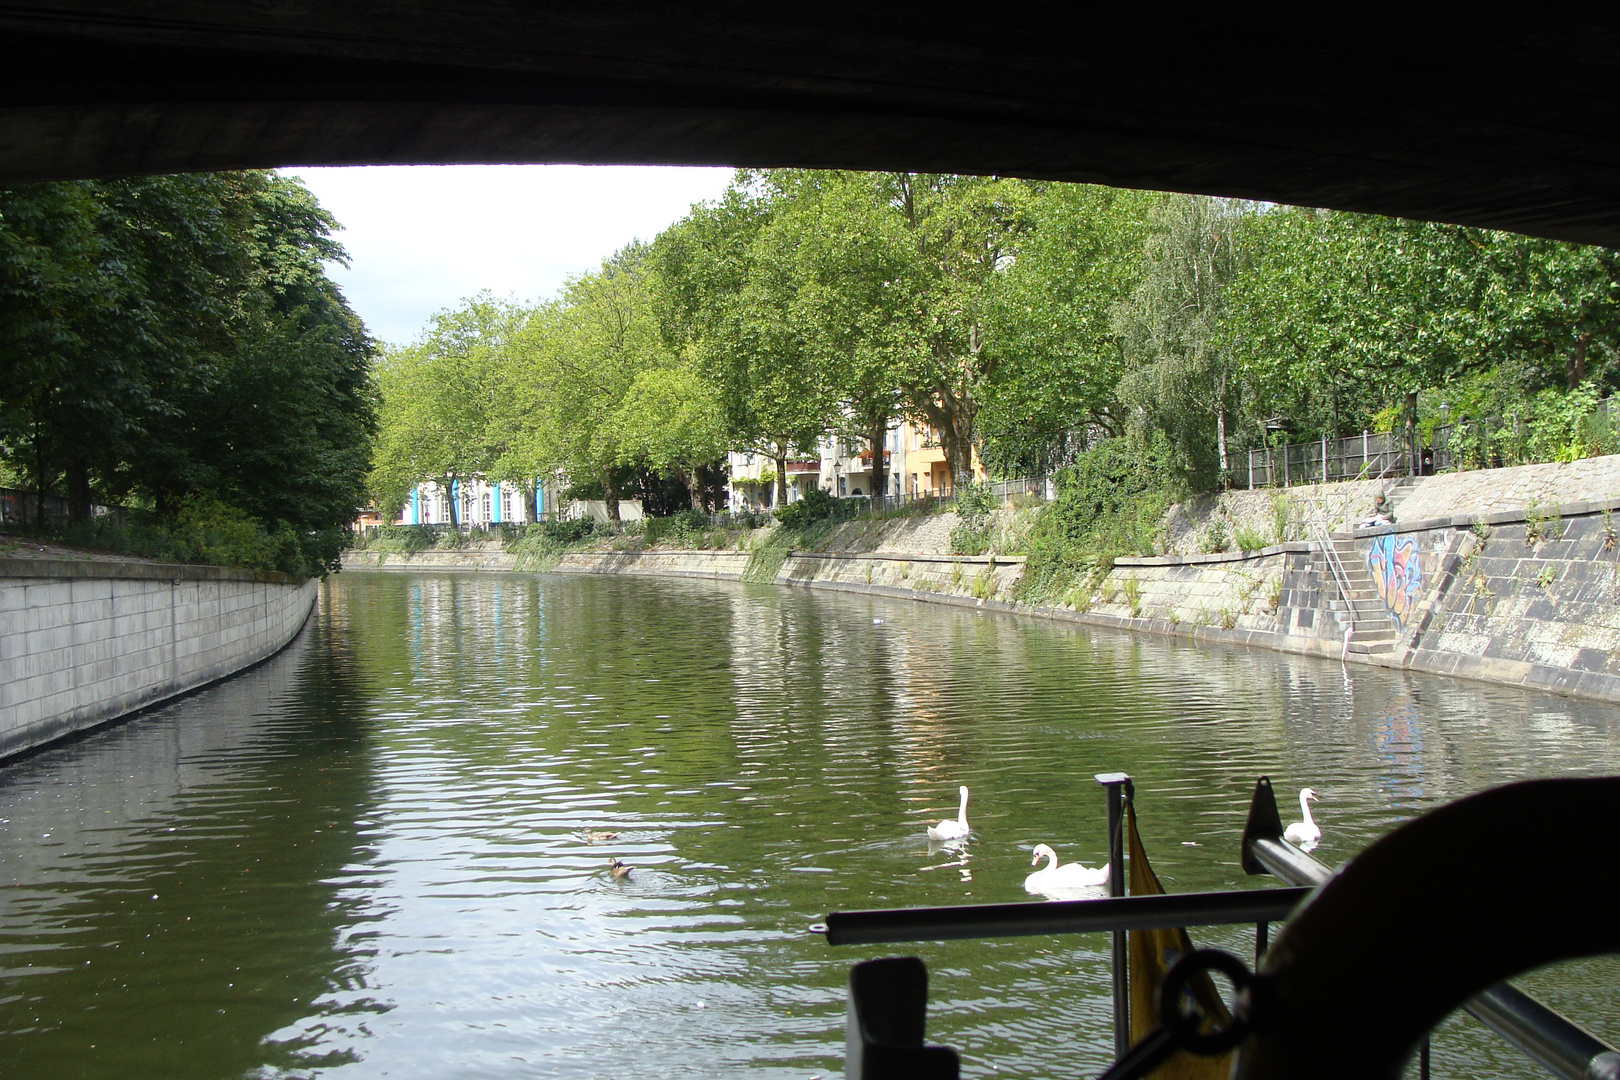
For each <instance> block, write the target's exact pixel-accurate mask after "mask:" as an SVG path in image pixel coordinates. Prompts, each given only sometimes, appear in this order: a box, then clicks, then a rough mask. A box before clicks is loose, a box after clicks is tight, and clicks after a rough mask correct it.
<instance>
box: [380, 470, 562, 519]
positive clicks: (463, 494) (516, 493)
mask: <svg viewBox="0 0 1620 1080" xmlns="http://www.w3.org/2000/svg"><path fill="white" fill-rule="evenodd" d="M535 490H536V492H537V494H536V497H535V498H536V501H537V502H541V503H542V504H543V503H544V501H545V499H546V498H547V495H548V494H549V493H548V492H546V491H545V489H544V486H543V485H539V484H537V485H536V486H535ZM452 499H453V500H455V508H456V515H455V520H456V521H457V523H459V524H461V525H464V526H471V527H473V528H480V529H484V528H488V527H489V526H491V525H500V524H505V523H521V522H529V521H533V520H535V511H536V509H539V511H540V512H541V513H545V511H546V510H548V509H550V508H549V507H547V506H544V505H541V506H540V507H538V508H537V507H535V506H534V505H533V504H531V503H530V501H529V498H528V496H527V495H525V494H524V492H523V489H522V488H520V487H518V486H517V485H516V484H512V483H491V482H489V481H485V480H483V479H479V478H474V479H472V480H465V481H456V482H454V483H452V484H450V485H449V486H448V487H446V486H445V485H443V484H439V483H435V482H431V481H428V482H424V483H420V484H417V485H416V486H415V487H414V488H412V489H411V497H410V498H409V499H407V500H406V502H405V508H404V509H403V510H401V511H400V515H399V524H401V525H448V524H450V520H451V519H450V505H451V500H452Z"/></svg>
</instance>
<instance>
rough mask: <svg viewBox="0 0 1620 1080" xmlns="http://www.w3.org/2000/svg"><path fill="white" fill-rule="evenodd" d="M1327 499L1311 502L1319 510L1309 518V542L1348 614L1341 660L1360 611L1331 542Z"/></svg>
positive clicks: (1335, 546) (1346, 652)
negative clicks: (1317, 502)
mask: <svg viewBox="0 0 1620 1080" xmlns="http://www.w3.org/2000/svg"><path fill="white" fill-rule="evenodd" d="M1327 500H1328V496H1323V499H1322V502H1321V503H1320V504H1315V503H1314V502H1313V508H1315V509H1318V510H1319V511H1320V512H1319V513H1318V514H1316V515H1313V516H1312V517H1311V518H1310V521H1309V525H1310V528H1311V531H1312V533H1313V535H1312V537H1311V542H1312V543H1313V544H1315V545H1316V547H1317V548H1318V550H1320V551H1321V552H1322V556H1323V558H1324V559H1325V560H1326V561H1327V564H1328V572H1329V573H1330V574H1332V575H1333V583H1334V584H1335V585H1337V586H1338V588H1339V596H1340V597H1341V598H1343V600H1344V606H1345V609H1346V610H1347V611H1348V612H1349V614H1350V625H1349V626H1347V627H1345V631H1344V648H1343V649H1341V650H1340V652H1339V659H1340V660H1343V659H1345V658H1346V657H1347V656H1349V655H1350V638H1351V637H1352V636H1354V634H1355V632H1356V620H1357V619H1358V618H1359V617H1360V615H1361V612H1360V611H1359V610H1358V609H1357V608H1356V597H1355V592H1354V590H1352V589H1351V587H1350V575H1349V574H1348V573H1346V571H1345V569H1344V562H1343V561H1342V560H1341V559H1340V558H1339V548H1338V545H1336V544H1335V543H1334V542H1333V535H1332V531H1331V530H1330V529H1329V527H1328V522H1329V520H1330V516H1329V513H1328V505H1327ZM1346 505H1348V503H1347V504H1346Z"/></svg>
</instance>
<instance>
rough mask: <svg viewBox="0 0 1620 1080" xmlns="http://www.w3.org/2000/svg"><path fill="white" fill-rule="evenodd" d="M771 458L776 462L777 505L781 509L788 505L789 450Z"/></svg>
mask: <svg viewBox="0 0 1620 1080" xmlns="http://www.w3.org/2000/svg"><path fill="white" fill-rule="evenodd" d="M771 460H772V461H774V462H776V505H777V508H778V509H780V508H781V507H784V506H786V505H787V451H786V450H783V451H782V455H781V456H780V457H775V458H772V459H771Z"/></svg>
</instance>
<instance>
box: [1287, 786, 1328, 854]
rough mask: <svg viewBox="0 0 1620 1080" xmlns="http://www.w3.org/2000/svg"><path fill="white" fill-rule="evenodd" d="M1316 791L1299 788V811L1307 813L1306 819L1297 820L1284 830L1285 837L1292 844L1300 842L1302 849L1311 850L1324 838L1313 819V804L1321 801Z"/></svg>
mask: <svg viewBox="0 0 1620 1080" xmlns="http://www.w3.org/2000/svg"><path fill="white" fill-rule="evenodd" d="M1321 801H1322V800H1321V799H1319V798H1317V797H1316V792H1315V791H1313V790H1311V789H1310V788H1300V789H1299V812H1300V813H1302V814H1304V815H1305V820H1304V821H1296V822H1294V823H1293V824H1292V825H1290V826H1288V828H1286V829H1284V830H1283V839H1284V840H1287V841H1288V842H1289V843H1291V844H1298V845H1299V847H1300V850H1301V851H1310V850H1311V849H1312V848H1314V847H1316V845H1317V844H1319V843H1320V842H1321V840H1322V829H1321V827H1320V826H1318V825H1317V824H1316V822H1315V821H1313V820H1311V806H1310V804H1311V803H1313V802H1321Z"/></svg>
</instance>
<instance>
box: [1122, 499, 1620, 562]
mask: <svg viewBox="0 0 1620 1080" xmlns="http://www.w3.org/2000/svg"><path fill="white" fill-rule="evenodd" d="M1536 510H1537V511H1538V512H1539V513H1543V514H1552V515H1556V516H1558V517H1560V518H1571V517H1591V516H1592V515H1593V514H1602V513H1604V512H1610V513H1612V512H1614V511H1615V510H1620V499H1599V500H1597V501H1596V502H1567V503H1558V504H1557V505H1548V506H1538V507H1536ZM1529 511H1530V508H1529V507H1527V506H1526V507H1521V508H1519V509H1517V510H1496V511H1493V512H1492V513H1489V514H1453V515H1451V516H1450V517H1437V518H1421V519H1419V520H1417V521H1406V522H1401V521H1397V522H1396V523H1395V524H1393V525H1380V526H1378V527H1377V528H1372V529H1357V530H1356V531H1355V532H1353V533H1348V532H1336V533H1334V534H1333V538H1334V539H1335V540H1360V539H1362V538H1363V537H1367V536H1384V535H1386V534H1391V533H1412V532H1433V531H1434V530H1435V529H1468V528H1472V527H1473V526H1474V525H1475V523H1477V522H1479V521H1481V520H1483V521H1484V522H1485V524H1487V525H1517V524H1519V523H1520V522H1522V521H1529V520H1530V513H1529ZM1121 561H1123V560H1121Z"/></svg>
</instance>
